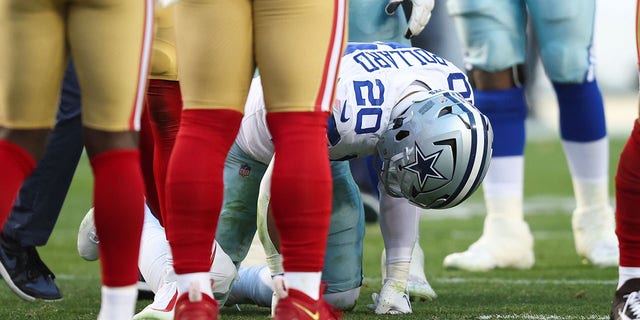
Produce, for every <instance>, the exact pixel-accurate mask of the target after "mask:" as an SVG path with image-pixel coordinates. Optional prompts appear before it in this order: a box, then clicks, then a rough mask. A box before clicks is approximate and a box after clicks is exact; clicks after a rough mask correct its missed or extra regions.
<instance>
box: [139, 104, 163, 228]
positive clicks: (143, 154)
mask: <svg viewBox="0 0 640 320" xmlns="http://www.w3.org/2000/svg"><path fill="white" fill-rule="evenodd" d="M142 110H143V111H142V116H141V117H140V139H139V140H140V169H141V170H142V180H143V181H144V190H145V192H144V195H145V199H146V201H147V204H148V205H149V208H151V212H153V214H154V215H157V218H158V219H161V218H160V217H161V213H160V202H159V200H158V188H157V186H156V179H155V177H154V172H153V157H154V149H155V147H154V143H153V134H152V133H151V123H149V105H148V104H147V103H145V105H144V107H143V109H142Z"/></svg>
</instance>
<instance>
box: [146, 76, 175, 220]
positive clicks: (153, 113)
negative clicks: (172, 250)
mask: <svg viewBox="0 0 640 320" xmlns="http://www.w3.org/2000/svg"><path fill="white" fill-rule="evenodd" d="M147 102H148V103H149V120H150V123H151V131H152V132H153V140H154V145H155V147H154V154H153V172H154V176H155V181H156V185H157V190H156V191H157V196H158V202H159V206H160V208H159V211H158V213H159V215H160V217H158V219H160V224H162V225H163V226H166V224H165V223H164V221H165V220H166V217H165V215H166V214H165V211H166V209H165V205H166V199H165V195H164V192H165V188H164V185H165V182H166V177H167V167H168V164H169V156H170V155H171V150H173V145H174V144H175V141H176V135H177V134H178V127H179V125H180V113H181V112H182V95H181V94H180V84H179V83H178V81H169V80H155V79H152V80H150V81H149V88H148V89H147Z"/></svg>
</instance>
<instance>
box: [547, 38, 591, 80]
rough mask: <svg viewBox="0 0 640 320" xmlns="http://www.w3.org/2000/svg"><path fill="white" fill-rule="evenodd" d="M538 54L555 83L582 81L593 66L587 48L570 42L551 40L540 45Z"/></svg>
mask: <svg viewBox="0 0 640 320" xmlns="http://www.w3.org/2000/svg"><path fill="white" fill-rule="evenodd" d="M540 56H541V58H542V62H543V64H544V68H545V71H546V72H547V75H548V77H549V79H551V81H552V82H555V83H582V82H584V81H585V79H586V76H587V73H588V72H593V70H590V69H592V68H593V66H592V65H591V63H590V61H589V60H590V59H589V50H588V49H587V48H585V47H584V46H580V45H578V44H573V43H571V42H560V41H552V42H549V43H545V44H542V45H541V48H540Z"/></svg>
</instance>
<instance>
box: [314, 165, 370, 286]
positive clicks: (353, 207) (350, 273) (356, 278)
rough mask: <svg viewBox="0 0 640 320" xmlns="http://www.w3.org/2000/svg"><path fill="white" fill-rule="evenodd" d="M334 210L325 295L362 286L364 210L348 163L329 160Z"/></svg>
mask: <svg viewBox="0 0 640 320" xmlns="http://www.w3.org/2000/svg"><path fill="white" fill-rule="evenodd" d="M331 172H332V174H333V208H332V213H331V223H330V225H329V237H328V238H327V250H326V255H325V260H324V261H325V262H324V268H323V270H322V279H323V281H326V282H327V284H328V288H327V291H326V292H325V293H333V292H343V291H347V290H350V289H353V288H357V287H359V286H360V285H361V284H362V245H363V244H362V241H363V238H364V210H363V208H362V200H361V199H360V190H359V189H358V186H357V184H356V182H355V180H353V177H352V176H351V170H350V169H349V163H348V162H347V161H332V162H331Z"/></svg>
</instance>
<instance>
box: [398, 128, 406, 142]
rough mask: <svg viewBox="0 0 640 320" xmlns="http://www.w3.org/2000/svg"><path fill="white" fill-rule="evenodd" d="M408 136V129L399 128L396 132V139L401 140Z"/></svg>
mask: <svg viewBox="0 0 640 320" xmlns="http://www.w3.org/2000/svg"><path fill="white" fill-rule="evenodd" d="M408 136H409V130H400V131H398V133H396V141H402V139H404V138H406V137H408Z"/></svg>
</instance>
